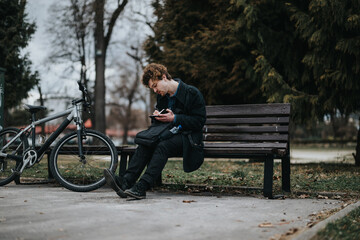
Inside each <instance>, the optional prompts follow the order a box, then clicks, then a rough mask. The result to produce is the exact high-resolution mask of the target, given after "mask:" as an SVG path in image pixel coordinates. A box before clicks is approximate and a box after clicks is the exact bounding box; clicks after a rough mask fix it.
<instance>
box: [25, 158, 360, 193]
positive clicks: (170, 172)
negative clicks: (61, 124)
mask: <svg viewBox="0 0 360 240" xmlns="http://www.w3.org/2000/svg"><path fill="white" fill-rule="evenodd" d="M67 174H69V175H76V173H75V172H74V173H73V172H71V171H69V172H67ZM98 174H100V175H102V171H99V172H98ZM47 176H48V170H47V161H46V159H44V160H42V161H41V162H40V164H36V165H35V166H33V167H32V168H29V169H25V171H24V172H23V174H22V177H30V178H47ZM263 177H264V165H263V163H262V162H244V161H241V160H236V161H233V160H231V161H230V160H229V161H227V160H221V161H205V162H204V164H203V165H202V166H201V168H200V169H199V170H197V171H195V172H192V173H185V172H184V171H183V167H182V160H170V161H168V163H167V165H166V166H165V169H164V170H163V173H162V179H163V183H165V184H170V185H178V186H184V185H188V184H190V185H191V184H195V185H206V186H214V185H217V186H235V187H255V188H262V185H263ZM273 187H274V193H275V194H276V193H279V192H281V164H280V163H275V164H274V177H273ZM291 191H292V192H310V193H312V192H313V193H318V192H333V193H336V192H341V193H354V194H360V167H355V166H354V165H351V164H333V163H332V164H329V163H312V164H296V165H291Z"/></svg>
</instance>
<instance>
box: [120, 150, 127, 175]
mask: <svg viewBox="0 0 360 240" xmlns="http://www.w3.org/2000/svg"><path fill="white" fill-rule="evenodd" d="M120 156H121V157H120V167H119V177H120V178H122V177H123V176H124V175H125V172H126V166H127V159H128V154H126V153H121V154H120Z"/></svg>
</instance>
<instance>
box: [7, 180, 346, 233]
mask: <svg viewBox="0 0 360 240" xmlns="http://www.w3.org/2000/svg"><path fill="white" fill-rule="evenodd" d="M342 205H343V202H342V201H340V200H329V199H285V200H268V199H263V198H255V197H249V196H222V197H220V198H219V197H216V196H196V195H186V194H175V193H159V192H149V193H148V196H147V199H145V200H140V201H129V200H126V199H120V198H119V197H118V196H117V195H115V193H114V192H113V191H112V190H111V189H110V188H102V189H99V190H97V191H93V192H89V193H76V192H71V191H68V190H66V189H64V188H61V187H58V186H55V185H50V184H47V185H14V184H10V185H8V186H5V187H1V188H0V239H103V240H104V239H154V240H155V239H156V240H162V239H164V240H165V239H166V240H171V239H187V240H191V239H214V240H218V239H245V240H246V239H279V238H280V236H281V235H282V234H285V233H287V232H296V230H300V229H304V228H305V227H306V226H307V225H309V224H312V222H314V220H315V218H316V215H317V214H319V213H320V214H324V213H326V212H328V211H331V210H333V209H336V208H340V207H341V206H342ZM298 232H300V231H298ZM293 236H295V235H293ZM299 236H301V235H299ZM300 239H301V238H300Z"/></svg>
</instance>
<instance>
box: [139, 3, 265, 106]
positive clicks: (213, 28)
mask: <svg viewBox="0 0 360 240" xmlns="http://www.w3.org/2000/svg"><path fill="white" fill-rule="evenodd" d="M153 7H154V9H155V12H154V13H155V15H156V16H157V18H158V20H157V22H156V23H155V25H154V32H155V35H154V37H149V38H148V40H147V42H146V43H145V49H146V51H147V54H148V55H149V56H150V58H149V61H150V62H160V63H163V64H165V65H166V66H167V67H168V70H169V72H170V73H171V74H172V75H173V77H180V78H181V79H183V80H184V81H185V82H186V83H189V84H192V85H194V86H197V87H198V88H199V89H200V90H201V91H202V93H203V94H204V97H205V99H206V102H207V103H208V104H234V103H256V102H264V101H265V98H263V97H262V94H261V92H260V82H259V81H258V79H259V78H257V77H256V75H255V72H254V70H253V65H254V63H255V57H254V56H253V55H252V54H251V51H250V50H251V49H252V45H253V42H248V41H247V40H248V39H247V37H248V36H247V35H241V34H237V31H236V29H235V28H234V24H235V22H236V16H237V14H239V11H228V8H229V7H230V5H229V1H216V0H200V1H191V0H185V1H171V0H166V1H163V2H162V3H160V2H159V1H155V2H154V4H153Z"/></svg>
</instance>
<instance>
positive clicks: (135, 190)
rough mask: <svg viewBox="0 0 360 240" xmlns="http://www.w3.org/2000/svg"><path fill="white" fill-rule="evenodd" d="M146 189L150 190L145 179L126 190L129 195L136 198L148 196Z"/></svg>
mask: <svg viewBox="0 0 360 240" xmlns="http://www.w3.org/2000/svg"><path fill="white" fill-rule="evenodd" d="M146 190H148V184H147V183H146V182H144V181H141V180H140V181H139V182H138V183H136V184H135V185H134V186H133V187H132V188H130V189H128V190H126V191H125V193H126V194H127V195H128V196H129V197H133V198H136V199H144V198H146Z"/></svg>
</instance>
